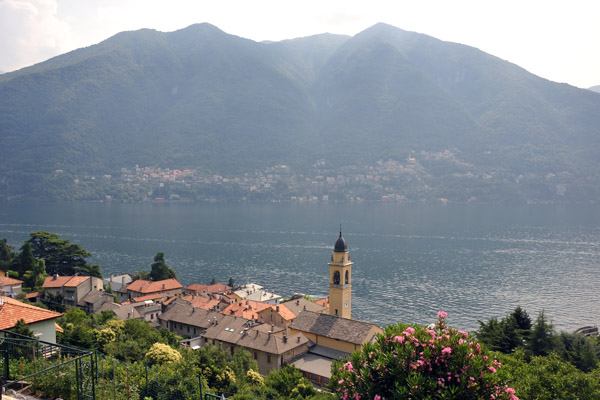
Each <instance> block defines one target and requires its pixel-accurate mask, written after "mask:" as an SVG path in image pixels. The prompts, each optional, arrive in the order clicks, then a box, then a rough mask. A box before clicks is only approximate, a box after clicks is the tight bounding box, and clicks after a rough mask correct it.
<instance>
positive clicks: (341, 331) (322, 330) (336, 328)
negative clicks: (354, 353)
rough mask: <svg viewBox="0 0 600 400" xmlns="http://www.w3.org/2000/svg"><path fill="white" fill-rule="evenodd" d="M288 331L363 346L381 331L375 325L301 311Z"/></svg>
mask: <svg viewBox="0 0 600 400" xmlns="http://www.w3.org/2000/svg"><path fill="white" fill-rule="evenodd" d="M290 329H295V330H297V331H300V332H307V333H312V334H315V335H319V336H325V337H328V338H332V339H337V340H341V341H344V342H349V343H354V344H364V343H366V342H369V341H370V340H371V339H372V336H373V334H374V333H381V332H382V329H381V328H380V327H378V326H377V325H375V324H372V323H370V322H364V321H357V320H353V319H346V318H341V317H338V316H336V315H329V314H319V313H316V312H312V311H302V312H301V313H300V314H298V316H297V317H296V319H295V320H294V321H293V322H292V324H291V325H290Z"/></svg>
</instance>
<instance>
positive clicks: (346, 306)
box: [344, 300, 348, 308]
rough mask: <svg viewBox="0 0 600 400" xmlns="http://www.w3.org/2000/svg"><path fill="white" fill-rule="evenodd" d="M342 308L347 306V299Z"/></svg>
mask: <svg viewBox="0 0 600 400" xmlns="http://www.w3.org/2000/svg"><path fill="white" fill-rule="evenodd" d="M344 308H348V300H346V302H345V303H344Z"/></svg>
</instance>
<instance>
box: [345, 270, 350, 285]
mask: <svg viewBox="0 0 600 400" xmlns="http://www.w3.org/2000/svg"><path fill="white" fill-rule="evenodd" d="M349 282H350V279H349V273H348V271H346V285H347V284H348V283H349Z"/></svg>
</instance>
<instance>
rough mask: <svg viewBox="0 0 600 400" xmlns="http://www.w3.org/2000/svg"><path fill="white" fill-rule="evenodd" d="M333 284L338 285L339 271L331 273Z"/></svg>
mask: <svg viewBox="0 0 600 400" xmlns="http://www.w3.org/2000/svg"><path fill="white" fill-rule="evenodd" d="M333 284H334V285H339V284H340V271H335V272H334V273H333Z"/></svg>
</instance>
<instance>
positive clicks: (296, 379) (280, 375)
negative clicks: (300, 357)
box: [265, 364, 307, 399]
mask: <svg viewBox="0 0 600 400" xmlns="http://www.w3.org/2000/svg"><path fill="white" fill-rule="evenodd" d="M306 382H307V380H306V379H305V378H304V377H303V376H302V372H300V370H298V369H297V368H295V367H294V366H292V365H289V364H287V365H285V366H284V367H283V368H281V369H280V370H279V371H275V370H273V371H271V372H269V374H268V375H267V376H266V377H265V386H267V387H270V388H272V389H274V390H275V392H277V393H278V394H279V398H280V399H288V398H290V395H291V393H292V391H293V390H294V389H295V388H296V387H297V386H298V385H301V384H302V385H303V384H305V383H306Z"/></svg>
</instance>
